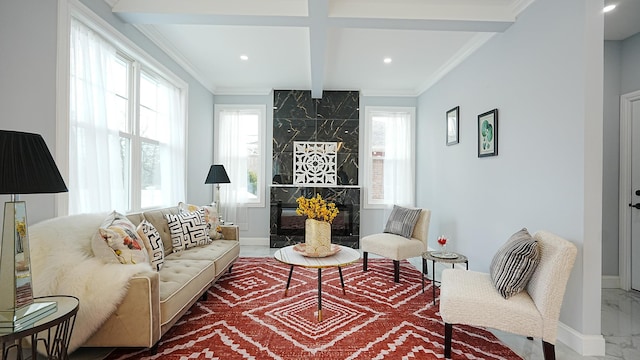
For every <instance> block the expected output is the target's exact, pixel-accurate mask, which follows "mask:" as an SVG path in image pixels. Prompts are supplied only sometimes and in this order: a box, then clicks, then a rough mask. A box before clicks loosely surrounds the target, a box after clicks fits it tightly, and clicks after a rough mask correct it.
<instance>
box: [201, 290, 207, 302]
mask: <svg viewBox="0 0 640 360" xmlns="http://www.w3.org/2000/svg"><path fill="white" fill-rule="evenodd" d="M208 298H209V290H207V291H205V292H204V294H202V296H200V301H207V299H208Z"/></svg>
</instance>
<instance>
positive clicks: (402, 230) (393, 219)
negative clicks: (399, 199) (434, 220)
mask: <svg viewBox="0 0 640 360" xmlns="http://www.w3.org/2000/svg"><path fill="white" fill-rule="evenodd" d="M421 211H422V209H408V208H404V207H401V206H398V205H393V210H391V215H389V219H388V220H387V225H386V226H385V227H384V232H385V233H390V234H396V235H400V236H403V237H405V238H407V239H410V238H411V234H413V228H414V227H415V226H416V223H417V222H418V217H419V216H420V212H421Z"/></svg>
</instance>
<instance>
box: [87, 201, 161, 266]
mask: <svg viewBox="0 0 640 360" xmlns="http://www.w3.org/2000/svg"><path fill="white" fill-rule="evenodd" d="M100 240H101V241H102V242H104V243H106V244H107V245H108V246H109V248H110V249H111V250H112V252H113V254H114V255H115V258H116V259H117V260H118V261H119V262H120V263H121V264H142V263H145V262H146V263H148V262H149V255H148V253H147V250H146V248H145V246H144V242H143V241H142V239H141V238H140V237H139V236H138V233H137V232H136V228H135V226H134V225H133V224H132V223H131V221H129V219H127V217H126V216H124V215H122V214H120V213H118V212H116V211H114V212H112V213H111V214H109V215H108V216H107V218H106V219H105V220H104V221H103V222H102V224H101V226H100V228H99V229H98V231H97V232H96V234H95V235H94V239H93V241H92V248H94V247H95V248H96V249H95V250H94V254H96V253H99V254H100V255H99V256H105V258H104V259H103V260H106V262H112V261H111V259H109V258H108V256H106V255H105V254H102V253H101V250H99V249H98V248H100V247H101V246H100V245H99V242H100Z"/></svg>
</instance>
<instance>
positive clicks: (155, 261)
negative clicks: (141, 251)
mask: <svg viewBox="0 0 640 360" xmlns="http://www.w3.org/2000/svg"><path fill="white" fill-rule="evenodd" d="M136 230H137V232H138V235H140V238H142V241H143V242H144V247H145V248H147V252H148V253H149V261H150V262H151V266H152V267H153V269H154V270H155V271H160V269H162V265H163V264H164V245H163V244H162V238H161V237H160V233H159V232H158V230H156V228H155V227H154V226H153V224H151V223H150V222H148V221H147V220H142V222H141V223H140V225H138V228H137V229H136Z"/></svg>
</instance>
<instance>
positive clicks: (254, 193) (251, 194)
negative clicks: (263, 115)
mask: <svg viewBox="0 0 640 360" xmlns="http://www.w3.org/2000/svg"><path fill="white" fill-rule="evenodd" d="M242 120H243V123H244V126H243V129H244V130H245V138H246V141H247V143H246V146H247V197H248V200H249V201H257V200H258V189H259V185H258V184H260V181H259V179H258V178H259V175H258V174H260V140H259V123H260V118H259V116H258V115H257V114H245V115H244V116H243V117H242Z"/></svg>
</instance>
